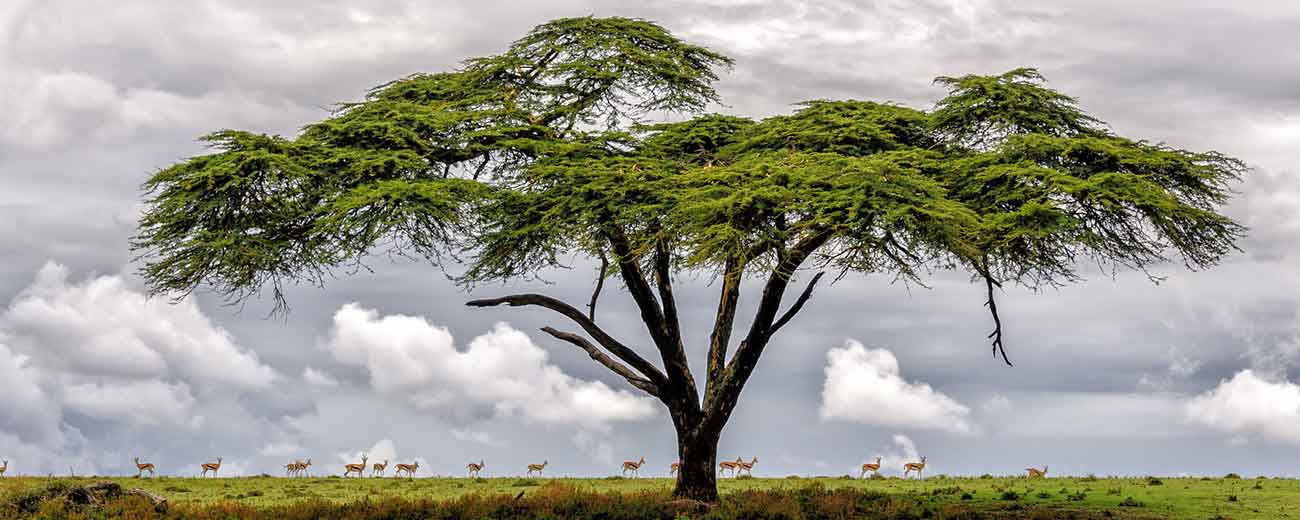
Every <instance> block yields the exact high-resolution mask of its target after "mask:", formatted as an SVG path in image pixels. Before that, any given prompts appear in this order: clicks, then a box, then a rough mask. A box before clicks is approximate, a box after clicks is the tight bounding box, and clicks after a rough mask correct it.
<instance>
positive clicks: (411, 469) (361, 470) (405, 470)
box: [0, 455, 1047, 478]
mask: <svg viewBox="0 0 1300 520" xmlns="http://www.w3.org/2000/svg"><path fill="white" fill-rule="evenodd" d="M368 460H369V458H367V457H366V456H365V455H362V456H361V463H360V464H346V465H344V466H343V469H344V472H343V476H344V477H347V476H349V475H352V474H356V476H358V477H363V476H365V471H366V462H367V461H368ZM549 463H550V461H545V460H544V461H542V463H541V464H529V465H528V473H527V475H528V476H532V475H533V474H534V473H536V474H537V476H541V475H542V470H544V469H546V465H547V464H549ZM755 464H758V457H754V458H753V459H751V460H750V461H749V462H745V460H744V459H742V458H740V457H736V460H724V461H722V462H719V463H718V473H721V474H722V476H724V477H725V476H726V475H727V471H728V470H730V471H731V476H733V477H735V476H737V475H738V474H739V473H740V472H744V473H749V474H751V475H752V474H753V469H754V465H755ZM644 465H645V457H641V460H639V461H631V460H625V461H623V475H624V476H627V474H628V472H631V473H632V476H633V477H636V476H638V472H639V471H640V470H641V466H644ZM681 466H682V464H681V462H674V463H672V466H670V467H669V473H668V474H669V475H676V474H677V470H678V469H680V468H681ZM309 467H311V459H307V460H295V461H293V462H290V463H288V464H285V465H284V473H285V476H286V477H294V476H305V475H306V473H307V468H309ZM485 467H487V464H485V463H484V462H483V460H482V459H479V461H478V462H477V463H475V462H471V463H469V464H467V465H466V466H465V469H466V470H467V473H468V475H469V476H470V477H473V478H478V475H479V472H480V471H483V468H485ZM202 468H203V473H202V474H201V476H204V477H206V476H207V475H208V472H209V471H211V472H212V476H213V477H216V476H217V470H220V469H221V457H217V461H216V462H204V463H203V464H202ZM8 469H9V460H8V459H5V460H4V461H0V477H3V476H4V474H5V471H7V470H8ZM135 469H136V476H137V477H142V476H144V472H146V471H148V472H149V476H153V475H154V465H153V464H152V463H149V462H140V457H136V458H135ZM387 469H388V461H387V460H385V461H384V462H383V463H378V462H376V463H374V465H372V466H371V467H370V476H371V477H374V476H380V477H382V476H384V471H385V470H387ZM419 469H420V462H419V461H415V462H413V463H411V464H401V463H398V464H397V466H396V471H395V472H394V475H395V476H398V477H400V476H402V474H406V476H407V477H415V472H416V470H419ZM913 471H915V472H916V475H917V476H918V477H920V476H921V475H922V472H923V471H925V457H921V460H920V462H908V463H905V464H903V478H907V477H908V476H909V475H911V473H912V472H913ZM1025 471H1026V472H1028V473H1029V475H1028V476H1029V478H1043V477H1046V476H1047V466H1043V469H1038V468H1025ZM867 472H871V473H872V474H873V475H874V474H877V473H879V472H880V457H876V461H875V462H868V463H865V464H863V465H862V473H861V474H859V475H858V478H862V477H865V476H866V475H867Z"/></svg>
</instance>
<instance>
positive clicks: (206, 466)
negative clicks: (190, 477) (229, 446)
mask: <svg viewBox="0 0 1300 520" xmlns="http://www.w3.org/2000/svg"><path fill="white" fill-rule="evenodd" d="M219 469H221V457H217V461H216V462H204V463H203V473H202V474H200V475H199V476H200V477H204V476H207V474H208V472H209V471H211V472H212V476H213V477H214V478H215V477H216V476H217V470H219Z"/></svg>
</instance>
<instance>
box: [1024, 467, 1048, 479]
mask: <svg viewBox="0 0 1300 520" xmlns="http://www.w3.org/2000/svg"><path fill="white" fill-rule="evenodd" d="M1025 471H1028V472H1029V478H1034V477H1038V478H1043V477H1046V476H1047V466H1043V469H1036V468H1025Z"/></svg>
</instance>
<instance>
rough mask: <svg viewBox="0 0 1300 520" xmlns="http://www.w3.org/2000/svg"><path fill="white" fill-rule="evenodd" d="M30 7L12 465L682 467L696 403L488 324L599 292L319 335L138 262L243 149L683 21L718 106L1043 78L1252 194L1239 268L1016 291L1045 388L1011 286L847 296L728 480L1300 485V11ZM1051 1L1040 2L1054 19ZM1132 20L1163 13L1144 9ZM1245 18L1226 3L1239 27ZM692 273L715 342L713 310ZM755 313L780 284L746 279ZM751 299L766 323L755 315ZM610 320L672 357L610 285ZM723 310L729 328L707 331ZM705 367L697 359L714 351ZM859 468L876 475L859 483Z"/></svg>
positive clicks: (326, 325) (396, 312)
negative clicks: (150, 225)
mask: <svg viewBox="0 0 1300 520" xmlns="http://www.w3.org/2000/svg"><path fill="white" fill-rule="evenodd" d="M355 4H356V3H355V2H320V1H310V2H308V1H301V2H300V1H284V2H265V1H261V2H252V1H247V2H245V1H234V0H207V1H195V2H162V1H158V2H135V1H116V2H92V1H82V2H73V1H44V0H42V1H23V0H18V1H9V2H4V3H2V4H0V458H6V459H9V460H10V461H11V463H10V470H9V471H10V474H13V473H20V474H45V473H48V472H59V473H63V472H66V471H67V469H68V468H69V467H72V468H74V469H75V470H76V471H77V472H78V473H92V472H98V473H124V472H128V471H130V469H131V468H132V467H131V465H130V460H131V458H133V457H142V458H144V459H147V460H150V461H152V462H154V463H156V464H157V465H158V467H159V469H160V472H161V473H164V474H179V475H189V474H195V473H197V472H198V464H199V463H200V462H203V461H205V460H210V459H213V458H216V457H223V458H224V460H225V462H226V465H227V469H226V470H223V471H228V472H229V473H231V474H256V473H260V472H275V471H276V469H277V468H279V467H281V465H282V464H283V463H284V462H285V461H287V460H289V459H292V458H300V457H301V458H306V457H311V458H313V460H314V462H315V463H316V467H317V468H319V470H320V471H321V472H338V473H341V472H342V467H341V465H342V463H343V462H344V461H352V460H353V459H354V458H355V457H358V456H359V454H360V453H362V452H365V453H367V454H369V455H370V457H371V459H372V460H375V459H394V460H402V461H409V460H420V461H421V466H420V467H421V470H422V472H423V471H424V470H425V468H428V470H427V471H428V472H427V473H425V474H452V473H459V472H461V471H463V468H464V466H465V463H467V462H470V461H477V460H479V459H484V460H486V461H487V469H486V470H485V471H484V475H513V474H518V473H522V472H523V466H524V465H525V464H526V463H529V462H540V461H541V460H543V459H546V460H549V461H550V466H548V471H550V472H553V474H555V475H566V474H567V475H607V474H613V473H616V472H617V462H618V461H621V460H623V459H636V458H639V457H641V456H644V457H645V458H646V459H647V460H648V461H649V465H648V466H647V469H646V471H645V472H643V473H645V474H666V473H667V467H668V464H669V463H670V462H672V460H673V459H674V458H675V455H674V453H675V448H674V446H675V444H674V440H673V433H672V430H671V428H670V426H669V423H668V419H667V416H666V413H665V411H664V410H663V409H662V407H661V406H659V405H658V404H657V403H656V402H654V401H651V400H649V399H647V398H645V397H643V396H641V395H638V394H636V393H635V390H634V389H632V388H630V387H628V386H627V385H626V384H625V383H623V382H621V381H620V380H619V379H618V378H616V377H611V375H610V374H607V373H605V371H604V369H603V368H601V367H599V366H596V365H594V364H593V363H592V362H591V360H590V359H588V358H587V357H586V355H585V354H583V353H581V352H578V351H576V350H575V349H573V348H572V347H569V346H567V345H562V344H558V343H557V342H556V341H554V340H553V339H550V338H549V337H546V336H544V335H541V334H539V333H537V332H536V330H537V328H538V327H540V326H543V325H547V324H553V323H555V318H554V317H553V316H551V315H549V314H547V312H546V311H541V310H526V309H507V308H493V309H469V308H466V307H464V306H463V305H462V303H463V302H464V301H466V300H468V299H471V298H472V297H486V296H493V295H500V294H505V293H508V292H516V291H519V290H520V289H524V288H526V289H529V290H541V291H545V292H547V293H550V294H553V295H555V296H559V297H562V298H568V299H575V300H580V299H582V298H585V297H586V295H587V294H589V291H590V287H591V283H592V279H591V269H589V268H586V267H584V265H585V264H582V263H578V264H577V265H578V268H576V269H574V270H572V271H559V272H554V273H547V279H548V280H549V281H550V282H552V283H551V284H550V285H541V284H536V285H533V286H525V285H515V286H488V287H481V288H478V289H476V290H475V291H474V292H473V293H465V292H461V291H459V290H457V289H456V287H454V286H453V285H452V284H451V283H450V282H448V281H447V280H446V278H445V277H444V276H443V275H442V274H441V273H440V272H438V271H436V270H434V269H431V268H429V267H428V266H426V265H421V264H415V263H407V262H400V261H399V262H389V261H388V260H379V261H376V262H374V267H375V271H374V272H373V273H362V274H358V275H356V276H351V277H343V278H340V279H338V280H335V281H333V282H331V283H330V284H329V285H328V286H327V287H325V288H324V289H317V288H311V287H301V288H296V289H294V290H293V291H291V293H290V294H289V298H290V304H291V305H292V306H293V308H292V311H291V313H290V314H289V315H288V316H287V317H284V318H279V317H276V318H271V319H267V318H266V315H267V311H268V310H269V309H270V305H269V303H268V302H266V301H252V302H250V303H249V304H248V305H247V306H244V307H242V308H238V307H229V306H223V305H221V302H220V301H219V300H217V299H215V298H213V297H211V296H210V295H204V294H198V295H196V296H195V297H193V298H191V299H189V300H186V301H185V302H183V303H180V304H175V305H173V304H171V303H169V302H167V301H166V300H159V299H152V300H151V299H147V298H145V297H144V296H143V294H142V291H143V288H144V286H143V284H142V282H141V280H140V279H139V278H138V276H137V275H136V274H135V272H136V269H137V268H138V265H137V264H135V263H133V262H132V255H131V253H130V251H129V250H128V248H127V239H128V237H129V236H130V235H131V233H132V230H133V227H134V223H135V218H136V215H137V214H138V212H139V210H140V207H141V206H140V196H141V194H140V191H139V189H138V188H139V185H140V183H141V182H142V181H143V180H144V179H145V178H146V177H147V176H148V175H149V174H150V173H151V172H153V171H155V170H156V169H158V168H160V167H163V166H166V165H168V164H170V163H172V162H175V161H177V160H181V159H183V158H185V157H189V156H193V155H196V154H200V153H203V148H202V147H201V146H200V145H199V144H198V143H196V142H195V138H196V137H197V136H199V135H201V134H203V133H206V132H208V131H211V130H214V129H220V128H240V129H247V130H253V131H259V132H267V133H280V134H286V135H292V134H293V133H294V132H295V131H296V130H297V129H298V128H300V127H301V126H302V125H304V124H306V123H308V122H311V121H314V120H317V119H320V118H322V117H323V116H325V115H326V112H325V109H326V107H328V106H330V105H332V104H333V103H336V102H340V101H350V100H355V99H357V98H358V97H359V96H360V95H361V94H362V93H364V92H365V90H366V89H367V88H369V87H371V86H374V85H377V84H380V83H383V82H385V81H387V80H390V79H394V78H397V77H400V76H403V75H406V74H410V73H413V72H420V71H440V70H446V69H449V68H451V67H454V66H455V65H456V64H457V62H458V61H459V60H461V59H464V58H467V57H471V56H476V55H483V54H488V53H493V52H496V51H499V50H501V49H503V48H504V47H505V46H506V45H508V44H509V42H510V41H511V40H512V39H514V38H516V37H518V36H520V35H522V34H524V33H525V32H526V31H527V30H528V29H529V28H530V27H532V26H534V25H536V24H539V23H542V22H544V21H546V20H549V19H552V18H556V17H563V16H580V15H587V14H595V15H598V16H604V15H622V16H636V17H644V18H648V19H652V20H655V21H658V22H660V23H661V24H663V25H664V26H666V27H668V28H669V29H671V30H672V31H673V32H674V33H676V34H677V35H679V36H681V37H684V38H686V39H688V40H691V41H694V42H697V43H701V44H705V45H708V46H711V47H713V48H715V49H718V50H721V51H723V52H724V53H726V54H728V55H730V56H732V57H734V58H735V59H736V67H735V69H734V70H732V71H731V72H729V73H727V74H725V75H724V76H723V79H722V81H721V82H720V83H719V85H718V88H719V90H720V92H721V93H722V96H723V98H724V99H725V100H727V103H728V105H727V106H719V107H715V109H716V110H718V111H722V112H728V113H734V114H740V115H746V116H753V117H762V116H768V115H774V114H780V113H786V112H788V111H789V110H790V108H791V105H792V104H793V103H796V102H798V101H801V100H806V99H814V98H830V99H842V98H859V99H872V100H888V101H894V102H898V103H903V104H906V105H910V106H914V107H918V108H927V107H929V106H930V104H931V103H932V102H933V101H934V100H935V99H937V98H938V97H940V96H941V95H942V92H941V91H940V90H939V89H937V88H936V87H934V86H932V85H931V83H930V80H931V79H932V78H933V77H934V76H937V75H955V74H964V73H999V72H1002V71H1005V70H1007V69H1010V68H1014V67H1018V66H1034V67H1038V68H1039V69H1040V70H1041V71H1042V72H1043V74H1044V75H1045V76H1046V77H1047V78H1048V79H1049V80H1050V82H1051V85H1052V86H1053V87H1055V88H1057V89H1060V90H1063V91H1065V92H1067V93H1070V94H1073V95H1075V96H1077V97H1079V99H1080V102H1081V105H1082V106H1083V107H1084V108H1085V109H1087V110H1088V111H1090V112H1091V113H1092V114H1094V115H1096V116H1098V117H1100V118H1101V119H1103V120H1105V121H1107V122H1109V123H1110V125H1111V127H1112V128H1113V129H1114V130H1115V131H1116V132H1118V133H1120V134H1123V135H1127V136H1131V137H1139V138H1146V139H1149V140H1152V141H1162V142H1166V143H1168V144H1170V145H1174V146H1178V147H1183V148H1189V149H1197V150H1204V149H1216V150H1219V151H1222V152H1225V153H1228V154H1231V155H1234V156H1237V157H1240V158H1242V159H1244V160H1246V161H1247V162H1248V163H1249V164H1251V165H1252V167H1253V168H1254V169H1253V171H1252V172H1251V173H1250V174H1249V176H1248V177H1247V179H1246V180H1245V181H1244V182H1242V183H1241V184H1240V185H1239V186H1237V190H1238V191H1239V195H1238V196H1237V198H1236V199H1235V201H1234V202H1233V204H1232V205H1231V206H1230V207H1229V208H1227V211H1228V212H1229V213H1230V214H1231V215H1232V216H1234V217H1236V218H1237V219H1239V220H1240V221H1241V222H1243V223H1245V224H1246V225H1248V226H1250V228H1251V231H1250V237H1249V238H1248V239H1247V240H1246V241H1245V242H1244V243H1243V244H1242V245H1243V249H1244V252H1242V253H1239V254H1235V255H1233V256H1231V257H1230V258H1227V259H1226V260H1225V261H1224V262H1223V264H1222V265H1221V266H1219V267H1218V268H1215V269H1212V270H1209V271H1205V272H1187V271H1186V270H1183V269H1181V268H1179V267H1178V266H1173V265H1171V266H1167V267H1165V268H1162V269H1159V270H1158V271H1159V274H1162V275H1167V276H1168V279H1167V281H1166V282H1164V283H1162V284H1160V285H1159V286H1155V285H1153V284H1151V283H1150V282H1149V281H1148V280H1147V279H1146V278H1145V277H1144V276H1141V275H1132V274H1120V275H1118V276H1115V277H1113V278H1112V277H1111V276H1108V275H1105V274H1102V273H1096V274H1095V275H1093V276H1090V277H1089V279H1088V280H1087V281H1086V282H1085V283H1082V284H1080V285H1077V286H1072V287H1068V288H1064V289H1061V290H1059V291H1046V292H1043V293H1038V294H1034V293H1029V292H1026V291H1021V290H1009V291H1008V292H1007V294H1006V295H1005V296H1004V297H1003V299H1002V301H1001V302H1000V304H999V307H1000V308H1002V309H1004V311H1003V312H1004V314H1003V318H1004V320H1005V321H1006V322H1007V323H1008V325H1007V328H1006V332H1007V342H1008V343H1007V344H1008V350H1009V352H1010V355H1011V356H1012V359H1013V361H1015V362H1016V366H1015V367H1014V368H1008V367H1006V366H1004V365H1002V364H1001V363H999V362H996V361H995V360H993V359H991V358H990V357H989V355H988V354H989V353H988V348H987V346H986V343H985V342H984V334H985V333H986V332H987V329H988V327H989V325H990V323H989V321H990V320H989V318H988V317H987V315H986V314H985V313H984V309H983V307H982V306H981V304H982V302H983V300H982V297H981V294H980V291H981V289H980V287H981V286H976V285H972V284H970V283H969V281H968V280H967V279H966V278H965V277H963V276H960V275H955V274H940V275H938V276H936V278H934V279H933V280H932V283H931V287H930V288H920V287H910V288H909V287H904V286H901V285H891V284H890V283H889V280H888V279H886V278H881V277H866V276H859V277H849V278H846V279H844V280H842V281H840V282H838V283H836V284H834V285H830V286H827V287H824V288H822V289H821V290H819V292H818V293H817V295H816V297H815V298H814V299H813V300H812V301H811V303H810V304H809V305H808V307H807V308H806V309H805V310H804V312H803V313H801V315H800V316H799V318H798V319H797V320H796V321H795V322H794V323H792V324H791V325H789V326H787V327H786V328H785V329H783V331H782V333H781V334H780V335H779V336H778V338H777V339H776V340H775V342H774V344H773V345H772V346H771V347H770V348H768V350H767V353H766V355H765V357H764V359H763V360H762V362H761V363H760V365H759V368H758V372H757V374H756V377H755V378H754V380H753V382H752V384H750V385H749V387H748V388H747V389H746V391H745V394H744V396H743V398H742V402H741V405H740V407H739V409H738V411H737V412H736V414H735V415H734V416H733V419H732V420H731V423H730V425H729V426H728V429H727V431H726V433H725V434H724V437H723V440H722V447H721V454H720V455H721V456H723V457H734V456H737V455H743V456H745V457H750V456H757V457H759V459H760V463H759V465H758V466H757V468H756V469H755V474H756V475H764V474H766V475H787V474H805V475H809V474H835V475H839V474H843V473H846V472H849V471H851V470H852V469H853V468H854V467H855V466H857V465H860V464H861V463H862V462H864V461H867V460H870V459H872V458H874V457H876V456H883V457H885V459H886V463H885V464H886V467H887V468H888V470H887V472H892V473H898V472H899V470H898V466H900V465H901V459H902V458H905V457H915V456H918V455H925V456H927V457H928V460H929V462H930V468H928V469H930V470H931V471H933V472H935V473H961V474H981V473H986V472H987V473H1016V472H1020V471H1022V468H1025V467H1026V466H1029V465H1037V466H1041V465H1049V466H1050V468H1051V470H1052V472H1053V473H1059V474H1087V473H1096V474H1099V475H1105V474H1138V475H1140V474H1166V475H1176V474H1182V473H1189V474H1222V473H1226V472H1228V471H1236V472H1240V473H1243V474H1269V475H1291V476H1295V475H1297V471H1300V470H1297V469H1296V468H1297V466H1296V464H1295V463H1294V462H1295V460H1297V459H1298V458H1300V385H1297V384H1296V383H1294V381H1297V380H1300V177H1298V175H1300V169H1298V168H1297V166H1296V164H1297V163H1300V147H1297V143H1300V90H1298V89H1296V88H1295V87H1296V85H1298V84H1300V46H1297V45H1296V39H1295V38H1296V37H1295V28H1296V27H1300V4H1297V3H1295V2H1291V1H1284V0H1278V1H1264V0H1254V1H1243V2H1233V3H1224V2H1217V1H1216V2H1210V1H1199V0H1167V1H1154V0H1153V1H1146V2H1131V1H1123V2H1121V1H1118V0H1114V1H1110V0H1106V1H1088V2H1082V1H1078V2H1071V1H1064V0H1054V1H1041V2H1032V3H1026V2H1015V1H1006V2H1002V1H995V0H925V1H919V2H914V1H906V2H904V1H885V0H879V1H868V0H863V1H860V2H853V1H848V0H844V1H834V0H827V1H822V2H795V1H787V0H707V1H699V2H686V1H664V2H595V1H578V0H566V1H550V2H515V1H509V2H507V1H496V0H474V1H472V2H459V1H457V2H452V1H439V2H428V1H410V2H400V1H390V2H370V3H369V4H368V7H365V8H359V7H355ZM1030 4H1032V5H1033V7H1026V6H1027V5H1030ZM1135 4H1137V5H1135ZM1225 5H1230V6H1231V7H1224V6H1225ZM707 282H708V280H683V281H682V283H683V285H684V287H682V288H681V289H679V294H680V295H681V305H682V306H683V307H684V308H685V311H684V312H683V315H684V316H687V317H689V318H688V319H687V323H686V326H687V328H688V331H689V332H688V338H687V339H688V341H689V342H691V343H692V344H694V345H697V346H698V345H702V344H703V342H704V341H705V339H706V337H707V330H706V326H707V317H708V316H709V315H710V314H711V308H712V306H713V302H714V301H716V300H715V295H714V289H712V288H710V287H709V286H708V283H707ZM751 289H752V288H751ZM752 300H753V298H751V299H750V301H751V302H752ZM601 308H602V311H601V312H602V316H601V320H602V322H603V323H604V324H605V325H606V326H607V327H608V328H609V329H612V331H613V332H615V333H616V335H621V336H623V337H627V338H634V339H635V338H642V337H643V330H642V329H641V328H640V326H639V322H638V320H637V317H636V313H635V312H634V310H633V308H632V305H631V304H630V302H629V301H627V298H626V297H625V295H623V296H620V295H618V294H616V293H614V292H610V293H608V294H607V295H606V297H605V298H604V299H602V304H601ZM692 310H698V311H699V312H691V311H692ZM693 354H694V356H695V358H696V359H695V362H696V363H702V358H701V356H702V350H701V349H700V348H696V349H695V350H694V351H693ZM854 473H855V474H856V472H854Z"/></svg>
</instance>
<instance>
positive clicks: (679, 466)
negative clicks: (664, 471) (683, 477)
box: [668, 460, 682, 476]
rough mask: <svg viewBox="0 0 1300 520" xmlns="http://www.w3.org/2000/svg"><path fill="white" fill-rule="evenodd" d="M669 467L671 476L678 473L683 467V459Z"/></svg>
mask: <svg viewBox="0 0 1300 520" xmlns="http://www.w3.org/2000/svg"><path fill="white" fill-rule="evenodd" d="M668 469H669V471H668V475H669V476H672V475H676V474H677V470H679V469H682V461H680V460H679V461H677V462H674V463H673V465H672V466H668Z"/></svg>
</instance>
